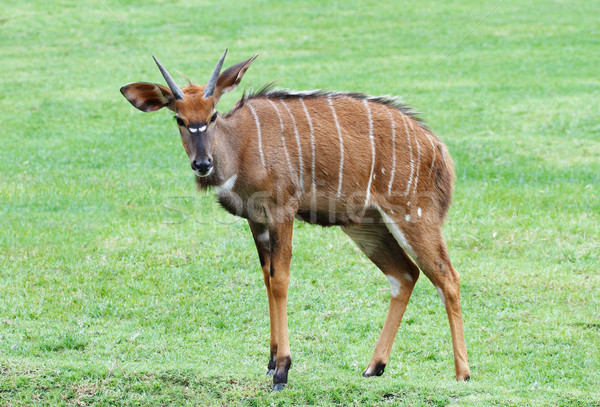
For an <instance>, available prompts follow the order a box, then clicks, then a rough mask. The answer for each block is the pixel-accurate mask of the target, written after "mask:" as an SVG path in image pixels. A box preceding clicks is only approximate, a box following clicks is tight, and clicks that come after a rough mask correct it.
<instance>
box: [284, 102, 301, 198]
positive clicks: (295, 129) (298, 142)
mask: <svg viewBox="0 0 600 407" xmlns="http://www.w3.org/2000/svg"><path fill="white" fill-rule="evenodd" d="M280 102H281V103H282V104H283V106H284V107H285V108H286V110H287V111H288V113H289V114H290V117H291V118H292V124H293V125H294V134H295V135H296V144H297V145H298V168H299V169H300V174H299V176H298V177H299V184H300V190H301V191H304V165H303V162H302V147H301V146H300V135H299V134H298V127H297V126H296V118H295V117H294V115H293V114H292V111H291V110H290V108H289V107H288V105H287V104H286V103H285V101H284V100H283V99H281V100H280Z"/></svg>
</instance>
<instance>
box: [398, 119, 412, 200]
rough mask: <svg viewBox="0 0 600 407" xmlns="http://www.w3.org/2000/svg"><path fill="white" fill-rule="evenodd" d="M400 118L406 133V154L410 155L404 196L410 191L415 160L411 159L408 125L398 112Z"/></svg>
mask: <svg viewBox="0 0 600 407" xmlns="http://www.w3.org/2000/svg"><path fill="white" fill-rule="evenodd" d="M400 118H401V119H402V123H404V132H405V133H406V140H407V141H408V154H409V156H410V177H409V178H408V182H407V183H406V191H404V196H407V195H408V193H409V192H410V186H411V185H412V180H413V174H414V172H415V162H414V160H413V149H412V142H411V141H410V138H411V137H410V132H409V131H408V126H407V125H406V119H405V117H404V113H401V114H400Z"/></svg>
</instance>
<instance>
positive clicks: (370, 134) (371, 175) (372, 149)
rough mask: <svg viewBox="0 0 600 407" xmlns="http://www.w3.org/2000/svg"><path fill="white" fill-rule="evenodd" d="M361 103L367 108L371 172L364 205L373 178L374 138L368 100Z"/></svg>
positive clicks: (369, 193)
mask: <svg viewBox="0 0 600 407" xmlns="http://www.w3.org/2000/svg"><path fill="white" fill-rule="evenodd" d="M363 104H364V105H365V109H367V118H368V119H369V140H370V141H371V174H370V175H369V184H368V185H367V197H366V199H365V206H367V205H369V200H370V199H371V184H372V183H373V178H375V174H374V172H375V138H374V137H373V118H372V117H371V108H370V107H369V102H367V101H366V100H365V99H363Z"/></svg>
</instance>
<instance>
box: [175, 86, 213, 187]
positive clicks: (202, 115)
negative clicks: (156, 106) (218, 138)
mask: <svg viewBox="0 0 600 407" xmlns="http://www.w3.org/2000/svg"><path fill="white" fill-rule="evenodd" d="M190 89H191V88H187V89H185V92H186V93H185V94H186V99H184V101H182V102H180V103H176V106H177V105H180V104H181V105H183V104H185V105H186V106H185V107H187V105H189V104H190V103H189V102H191V101H193V100H194V98H201V99H202V100H199V101H198V102H197V103H193V105H196V106H202V108H201V109H189V108H188V109H185V108H184V106H181V108H180V107H179V106H177V107H178V108H177V113H176V114H175V120H176V121H177V126H178V127H179V133H180V134H181V142H182V143H183V148H185V152H186V153H187V155H188V157H190V165H191V167H192V170H193V171H194V173H195V174H196V176H198V177H207V176H209V175H210V174H212V173H213V171H214V168H215V167H214V162H213V145H214V141H215V131H216V122H217V118H218V115H217V111H216V110H215V109H214V106H213V105H212V103H202V102H205V100H204V99H203V98H202V96H200V95H197V96H193V95H192V94H189V95H188V91H189V90H190ZM206 102H207V101H206Z"/></svg>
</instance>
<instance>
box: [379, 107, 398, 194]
mask: <svg viewBox="0 0 600 407" xmlns="http://www.w3.org/2000/svg"><path fill="white" fill-rule="evenodd" d="M387 112H388V116H389V117H390V123H391V124H392V174H391V176H390V183H389V184H388V196H389V195H391V194H392V184H393V183H394V175H395V173H396V122H395V121H394V116H393V115H392V109H387ZM382 172H383V171H382Z"/></svg>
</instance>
